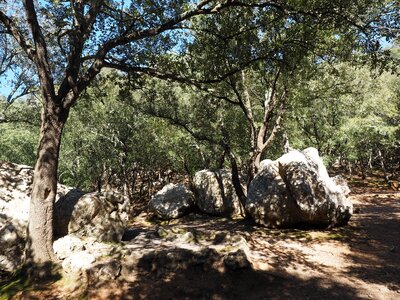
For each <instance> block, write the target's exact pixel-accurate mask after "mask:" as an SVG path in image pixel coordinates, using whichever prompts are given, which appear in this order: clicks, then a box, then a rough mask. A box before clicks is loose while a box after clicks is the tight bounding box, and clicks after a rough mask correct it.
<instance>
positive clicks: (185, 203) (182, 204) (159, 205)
mask: <svg viewBox="0 0 400 300" xmlns="http://www.w3.org/2000/svg"><path fill="white" fill-rule="evenodd" d="M194 205H195V203H194V195H193V193H192V192H191V191H190V190H189V189H188V188H187V187H185V186H184V185H183V184H172V183H170V184H168V185H166V186H164V187H163V188H162V190H161V191H159V192H158V193H157V194H156V195H155V196H154V197H153V198H152V199H151V200H150V201H149V205H148V207H149V210H150V211H152V212H154V213H155V214H156V215H157V216H158V217H159V218H161V219H166V220H168V219H174V218H180V217H182V216H184V215H185V214H188V213H190V212H191V211H192V210H193V208H194Z"/></svg>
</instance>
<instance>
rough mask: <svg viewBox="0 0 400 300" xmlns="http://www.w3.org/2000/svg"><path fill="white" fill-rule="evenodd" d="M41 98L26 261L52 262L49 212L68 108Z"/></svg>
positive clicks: (55, 190)
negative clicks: (40, 120) (40, 117)
mask: <svg viewBox="0 0 400 300" xmlns="http://www.w3.org/2000/svg"><path fill="white" fill-rule="evenodd" d="M54 102H55V101H51V102H50V101H45V102H44V103H45V104H44V107H43V110H42V125H41V130H40V140H39V147H38V154H37V161H36V165H35V174H34V179H33V188H32V195H31V203H30V210H29V227H28V230H29V238H30V241H29V243H28V248H27V262H28V263H29V262H32V263H34V264H38V263H39V264H40V263H45V262H48V261H54V260H55V256H54V252H53V211H54V201H55V197H56V193H57V168H58V158H59V151H60V144H61V135H62V130H63V128H64V125H65V122H66V120H67V117H68V112H69V110H67V109H63V108H61V107H60V106H57V105H55V104H54Z"/></svg>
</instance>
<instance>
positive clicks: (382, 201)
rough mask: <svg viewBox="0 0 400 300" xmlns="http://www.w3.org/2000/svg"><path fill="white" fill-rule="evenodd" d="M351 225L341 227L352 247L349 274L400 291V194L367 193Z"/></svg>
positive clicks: (360, 200) (358, 200)
mask: <svg viewBox="0 0 400 300" xmlns="http://www.w3.org/2000/svg"><path fill="white" fill-rule="evenodd" d="M356 205H357V206H358V207H359V210H360V213H359V214H356V215H354V216H353V219H352V222H351V225H352V226H351V227H347V228H346V227H345V228H342V229H340V230H341V231H342V232H343V233H344V238H343V242H344V243H346V244H347V245H348V246H349V248H350V249H351V253H350V254H349V255H348V256H347V258H348V259H350V260H351V261H352V262H353V264H352V266H351V267H350V268H349V270H348V274H349V275H351V276H354V277H357V278H360V279H362V280H363V281H366V282H370V283H376V284H384V285H386V286H387V287H388V288H389V289H390V290H394V291H398V292H400V280H399V274H400V193H396V192H389V193H373V194H365V195H363V196H362V197H360V198H358V199H357V203H356Z"/></svg>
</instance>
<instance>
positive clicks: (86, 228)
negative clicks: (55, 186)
mask: <svg viewBox="0 0 400 300" xmlns="http://www.w3.org/2000/svg"><path fill="white" fill-rule="evenodd" d="M115 203H116V202H115V201H114V202H112V201H109V195H107V194H105V193H104V194H103V193H96V192H95V193H88V194H84V193H83V192H81V191H79V190H71V191H70V192H69V193H68V194H67V195H65V196H63V197H61V198H60V199H59V201H57V202H56V205H55V234H56V235H57V236H64V235H66V234H71V233H73V234H75V235H76V236H79V237H94V238H96V240H97V241H105V242H117V241H120V240H121V238H122V235H123V233H124V228H125V225H126V224H125V222H124V221H123V220H122V219H121V217H120V216H119V214H118V207H116V205H115Z"/></svg>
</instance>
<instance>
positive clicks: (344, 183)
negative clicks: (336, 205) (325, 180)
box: [332, 175, 351, 196]
mask: <svg viewBox="0 0 400 300" xmlns="http://www.w3.org/2000/svg"><path fill="white" fill-rule="evenodd" d="M332 180H333V182H334V183H335V184H336V185H337V186H339V187H340V188H341V189H342V192H343V194H344V195H345V196H347V195H348V194H350V193H351V190H350V188H349V186H348V185H347V181H346V179H345V178H344V177H343V176H341V175H336V176H334V177H332Z"/></svg>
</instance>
